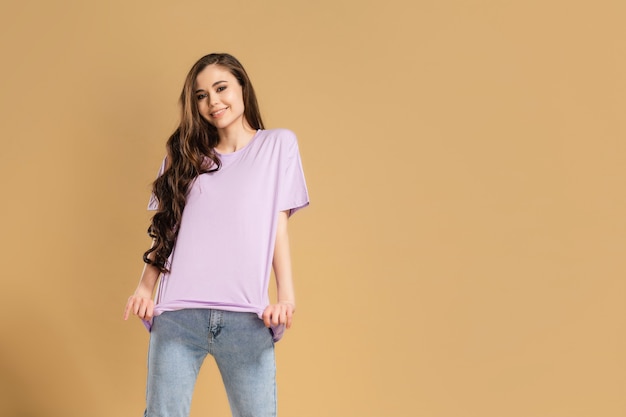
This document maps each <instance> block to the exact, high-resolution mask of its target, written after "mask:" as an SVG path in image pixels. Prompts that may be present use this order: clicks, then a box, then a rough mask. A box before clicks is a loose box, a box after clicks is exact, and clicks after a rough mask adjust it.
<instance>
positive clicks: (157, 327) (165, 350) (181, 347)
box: [144, 309, 276, 417]
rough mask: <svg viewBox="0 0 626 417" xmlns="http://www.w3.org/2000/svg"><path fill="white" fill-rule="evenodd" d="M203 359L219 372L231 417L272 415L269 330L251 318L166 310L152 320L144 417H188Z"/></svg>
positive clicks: (218, 312) (251, 315) (272, 362)
mask: <svg viewBox="0 0 626 417" xmlns="http://www.w3.org/2000/svg"><path fill="white" fill-rule="evenodd" d="M207 354H210V355H211V356H213V358H215V361H216V363H217V366H218V368H219V370H220V373H221V376H222V380H223V381H224V386H225V387H226V393H227V395H228V402H229V404H230V408H231V411H232V414H233V417H275V416H276V364H275V360H274V342H273V341H272V334H271V332H270V330H269V329H267V328H266V327H265V325H264V324H263V321H262V320H260V319H259V318H258V316H257V315H256V314H255V313H239V312H232V311H222V310H210V309H186V310H177V311H167V312H164V313H162V314H161V315H159V316H157V317H155V318H154V322H153V326H152V331H151V332H150V349H149V352H148V384H147V395H146V403H147V407H146V411H145V414H144V416H145V417H187V416H188V415H189V409H190V405H191V397H192V394H193V389H194V386H195V383H196V378H197V376H198V372H199V371H200V366H201V365H202V362H203V361H204V358H205V357H206V355H207Z"/></svg>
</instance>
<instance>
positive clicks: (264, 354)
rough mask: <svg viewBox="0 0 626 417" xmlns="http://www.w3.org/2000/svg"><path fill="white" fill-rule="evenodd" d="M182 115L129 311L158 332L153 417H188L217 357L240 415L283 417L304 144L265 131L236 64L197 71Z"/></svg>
mask: <svg viewBox="0 0 626 417" xmlns="http://www.w3.org/2000/svg"><path fill="white" fill-rule="evenodd" d="M180 104H181V110H182V111H181V120H180V125H179V126H178V128H177V129H176V130H175V132H174V133H173V134H172V136H171V137H170V138H169V140H168V141H167V155H166V157H165V159H164V161H163V164H162V165H161V169H160V171H159V175H158V177H157V179H156V180H155V182H154V184H153V194H152V198H151V200H150V203H149V209H152V210H156V213H155V214H154V216H153V218H152V222H151V225H150V228H149V230H148V233H149V235H150V236H151V237H152V239H153V243H152V247H151V248H150V249H149V250H148V251H147V252H146V253H145V254H144V262H145V267H144V270H143V273H142V276H141V279H140V282H139V285H138V286H137V289H136V290H135V293H134V294H133V295H132V296H130V297H129V299H128V302H127V304H126V309H125V312H124V319H128V317H129V316H130V315H135V316H137V317H139V318H140V319H142V320H143V321H144V323H145V324H146V326H147V327H148V329H150V347H149V353H148V382H147V407H146V412H145V416H148V417H178V416H180V417H183V416H188V415H189V408H190V404H191V396H192V392H193V388H194V385H195V381H196V377H197V375H198V372H199V370H200V366H201V364H202V362H203V360H204V358H205V357H206V355H207V354H209V355H211V356H213V357H214V359H215V361H216V363H217V365H218V368H219V370H220V373H221V376H222V379H223V381H224V385H225V388H226V392H227V395H228V400H229V404H230V407H231V410H232V413H233V416H235V417H266V416H267V417H270V416H276V378H275V375H276V368H275V361H274V343H275V342H277V341H278V340H279V339H280V338H281V336H282V334H283V331H284V329H285V328H289V327H291V324H292V320H293V314H294V311H295V295H294V287H293V280H292V272H291V260H290V254H289V238H288V233H287V220H288V218H289V216H291V215H292V214H293V213H294V212H295V211H296V210H298V209H300V208H303V207H305V206H307V205H308V203H309V197H308V193H307V189H306V184H305V180H304V174H303V172H302V164H301V161H300V155H299V151H298V144H297V140H296V137H295V135H294V134H293V133H292V132H290V131H288V130H285V129H274V130H264V127H263V122H262V120H261V115H260V112H259V108H258V104H257V100H256V96H255V93H254V89H253V88H252V84H251V83H250V79H249V78H248V75H247V74H246V71H245V70H244V68H243V67H242V65H241V64H240V63H239V61H237V60H236V59H235V58H234V57H233V56H231V55H228V54H210V55H207V56H204V57H202V58H201V59H200V60H199V61H198V62H196V63H195V64H194V66H193V67H192V68H191V70H190V71H189V74H188V75H187V78H186V80H185V84H184V87H183V91H182V93H181V96H180ZM272 268H273V270H274V275H275V277H276V284H277V302H276V303H275V304H270V302H269V296H268V286H269V281H270V272H271V269H272ZM159 278H160V279H159ZM157 282H158V286H157ZM153 296H154V298H155V301H153V300H152V298H153Z"/></svg>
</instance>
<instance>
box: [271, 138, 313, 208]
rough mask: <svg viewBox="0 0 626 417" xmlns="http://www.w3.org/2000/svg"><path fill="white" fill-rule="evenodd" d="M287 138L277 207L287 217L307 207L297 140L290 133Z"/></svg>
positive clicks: (304, 182) (307, 194)
mask: <svg viewBox="0 0 626 417" xmlns="http://www.w3.org/2000/svg"><path fill="white" fill-rule="evenodd" d="M290 133H291V132H290ZM289 136H290V137H289V138H288V143H287V144H286V145H287V152H286V157H285V160H284V169H283V170H282V174H281V178H280V191H279V195H278V207H279V210H280V211H286V210H288V211H289V213H288V214H289V216H291V215H292V214H294V213H295V212H296V211H298V210H300V209H301V208H304V207H306V206H308V205H309V193H308V191H307V187H306V181H305V179H304V170H303V169H302V160H301V159H300V150H299V148H298V140H297V139H296V136H295V135H294V134H293V133H291V134H290V135H289Z"/></svg>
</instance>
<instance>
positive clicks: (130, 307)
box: [124, 295, 136, 320]
mask: <svg viewBox="0 0 626 417" xmlns="http://www.w3.org/2000/svg"><path fill="white" fill-rule="evenodd" d="M135 304H136V299H135V297H134V296H132V295H131V296H130V297H128V302H127V303H126V309H125V310H124V320H128V318H129V317H130V315H131V314H136V311H135V310H136V308H135Z"/></svg>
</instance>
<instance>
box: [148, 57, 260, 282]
mask: <svg viewBox="0 0 626 417" xmlns="http://www.w3.org/2000/svg"><path fill="white" fill-rule="evenodd" d="M209 65H219V66H220V67H223V68H224V69H226V70H228V71H230V73H231V74H233V76H234V77H235V78H236V79H237V81H238V82H239V85H241V88H242V95H243V103H244V117H245V120H246V121H247V122H248V125H250V127H251V128H253V129H255V130H258V129H264V127H263V121H262V120H261V113H260V111H259V105H258V103H257V99H256V94H255V93H254V88H253V87H252V83H251V82H250V78H249V77H248V74H247V73H246V70H245V69H244V68H243V66H242V65H241V63H240V62H239V61H238V60H237V59H236V58H235V57H233V56H232V55H229V54H224V53H215V54H209V55H205V56H203V57H202V58H200V59H199V60H198V61H197V62H196V63H195V64H194V65H193V67H191V69H190V70H189V73H188V74H187V78H185V84H184V86H183V91H182V92H181V94H180V109H181V113H180V124H179V126H178V127H177V128H176V130H175V131H174V133H172V135H171V136H170V138H169V139H168V141H167V145H166V149H167V157H166V164H165V170H164V172H163V174H162V175H160V176H159V177H158V178H157V179H156V180H155V181H154V183H153V184H152V192H153V193H154V196H155V197H156V199H157V201H158V203H159V207H158V209H157V211H156V213H155V214H154V216H153V217H152V220H151V222H150V227H149V228H148V235H149V236H150V237H151V238H152V239H153V242H152V247H151V248H150V249H148V250H147V251H146V252H145V253H144V254H143V260H144V262H145V263H147V264H150V265H153V266H155V267H157V268H158V269H159V270H160V271H161V272H168V271H169V261H168V259H169V256H170V255H171V253H172V250H173V249H174V245H175V244H176V238H177V236H178V227H179V226H180V221H181V218H182V215H183V210H184V208H185V203H186V200H187V193H188V191H189V187H190V185H191V183H192V182H193V180H194V179H195V178H196V177H197V176H198V175H200V174H205V173H210V172H215V171H218V170H219V169H220V167H221V166H222V164H221V161H220V159H219V156H218V154H217V153H216V152H215V147H216V146H217V144H218V143H219V136H218V133H217V129H216V128H215V127H214V126H213V125H211V124H210V123H209V122H207V121H206V120H205V119H204V118H203V117H202V116H201V115H200V112H199V111H198V100H197V98H196V94H195V90H196V78H197V77H198V74H199V73H200V72H202V70H204V69H205V68H206V67H207V66H209Z"/></svg>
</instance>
